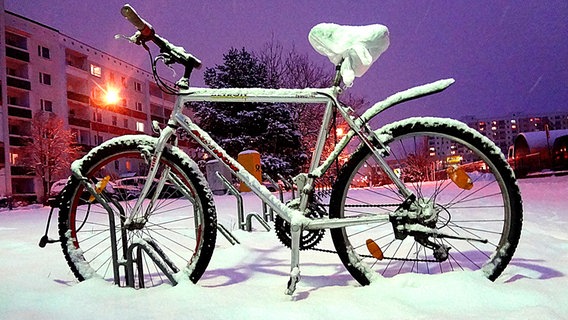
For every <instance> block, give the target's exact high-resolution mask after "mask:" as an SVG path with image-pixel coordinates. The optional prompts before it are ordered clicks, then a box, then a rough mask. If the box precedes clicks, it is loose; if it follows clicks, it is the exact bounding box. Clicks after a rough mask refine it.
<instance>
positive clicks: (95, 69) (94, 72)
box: [91, 64, 102, 78]
mask: <svg viewBox="0 0 568 320" xmlns="http://www.w3.org/2000/svg"><path fill="white" fill-rule="evenodd" d="M101 73H102V72H101V67H99V66H97V65H94V64H91V74H92V75H93V76H95V77H98V78H100V77H101Z"/></svg>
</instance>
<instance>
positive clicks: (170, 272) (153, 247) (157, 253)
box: [119, 239, 179, 288]
mask: <svg viewBox="0 0 568 320" xmlns="http://www.w3.org/2000/svg"><path fill="white" fill-rule="evenodd" d="M142 251H144V252H146V255H147V256H148V257H150V259H152V261H154V263H155V264H156V265H157V266H158V268H160V270H161V271H162V272H163V273H164V274H165V275H166V277H167V278H168V280H170V282H171V283H172V284H173V285H174V286H175V285H176V284H177V281H176V280H175V278H174V274H176V273H177V272H179V269H178V268H177V267H176V266H175V265H174V263H173V262H171V261H170V260H169V259H168V257H167V256H166V254H165V253H164V252H163V251H162V249H160V247H159V246H158V244H157V243H156V242H154V241H153V240H151V239H143V240H142V239H140V240H139V241H138V242H136V243H133V244H132V245H130V247H128V251H127V256H126V262H123V263H119V264H120V265H123V266H125V267H126V285H127V286H128V287H132V288H134V287H135V286H134V265H135V264H136V270H137V271H138V287H139V288H144V264H143V261H142ZM134 252H136V257H135V256H134Z"/></svg>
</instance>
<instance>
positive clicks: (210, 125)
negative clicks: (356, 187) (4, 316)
mask: <svg viewBox="0 0 568 320" xmlns="http://www.w3.org/2000/svg"><path fill="white" fill-rule="evenodd" d="M223 62H224V63H223V64H222V65H217V66H215V67H214V68H207V69H206V71H205V76H204V80H205V84H206V85H207V86H209V87H211V88H268V87H270V86H271V85H270V81H269V77H268V74H267V68H266V66H265V64H263V63H262V62H261V61H260V60H259V59H258V58H257V57H255V56H254V55H252V54H251V53H249V52H248V51H246V50H245V49H244V48H243V49H241V50H237V49H234V48H233V49H230V50H229V52H228V53H227V54H225V55H223ZM193 108H194V110H195V111H196V116H197V117H198V119H199V120H198V121H199V125H200V126H201V127H202V128H203V129H205V130H206V131H208V132H209V133H210V134H211V136H212V137H213V138H214V139H215V140H216V141H217V142H218V143H219V144H220V145H221V146H222V147H223V148H224V149H225V150H227V152H228V153H229V154H230V155H231V156H236V155H238V153H239V152H241V151H244V150H256V151H258V152H260V154H261V159H262V170H263V172H265V173H267V174H269V175H271V176H274V177H275V176H276V174H278V173H280V174H283V175H289V174H295V173H297V172H298V170H299V168H300V166H301V164H302V163H303V162H304V161H305V158H306V155H305V154H304V153H303V152H302V148H301V135H300V133H299V131H298V129H297V125H296V124H295V123H294V122H293V119H292V114H291V112H290V109H289V108H288V105H286V104H266V103H201V104H195V105H193Z"/></svg>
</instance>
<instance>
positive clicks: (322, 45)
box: [308, 23, 389, 87]
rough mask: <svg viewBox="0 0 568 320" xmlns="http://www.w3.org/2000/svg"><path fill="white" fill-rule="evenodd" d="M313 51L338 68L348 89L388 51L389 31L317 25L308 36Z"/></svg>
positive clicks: (364, 27)
mask: <svg viewBox="0 0 568 320" xmlns="http://www.w3.org/2000/svg"><path fill="white" fill-rule="evenodd" d="M308 40H309V41H310V43H311V45H312V47H314V49H316V51H317V52H319V53H321V54H322V55H324V56H327V57H328V58H329V60H330V61H331V62H332V63H333V64H335V65H337V64H339V63H340V62H341V61H342V60H343V64H342V65H341V76H342V77H343V83H345V85H346V86H348V87H350V86H351V85H353V80H355V77H360V76H362V75H363V74H365V72H366V71H367V70H368V69H369V68H370V67H371V65H372V64H373V62H375V61H376V60H377V59H378V58H379V56H380V55H381V54H382V53H383V52H385V50H387V48H388V47H389V30H388V29H387V27H386V26H383V25H380V24H372V25H367V26H342V25H337V24H334V23H320V24H318V25H316V26H315V27H313V28H312V30H310V34H309V35H308Z"/></svg>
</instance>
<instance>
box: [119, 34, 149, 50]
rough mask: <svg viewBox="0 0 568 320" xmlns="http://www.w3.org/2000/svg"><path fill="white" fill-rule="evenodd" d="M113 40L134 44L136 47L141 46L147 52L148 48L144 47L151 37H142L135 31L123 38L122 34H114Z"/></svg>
mask: <svg viewBox="0 0 568 320" xmlns="http://www.w3.org/2000/svg"><path fill="white" fill-rule="evenodd" d="M114 39H115V40H126V41H128V42H130V43H134V44H136V45H141V46H142V47H144V49H146V50H149V48H148V46H147V45H146V42H147V41H150V40H152V38H151V37H144V36H142V33H141V32H140V31H136V33H134V34H133V35H132V36H130V37H129V36H125V35H123V34H115V35H114Z"/></svg>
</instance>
